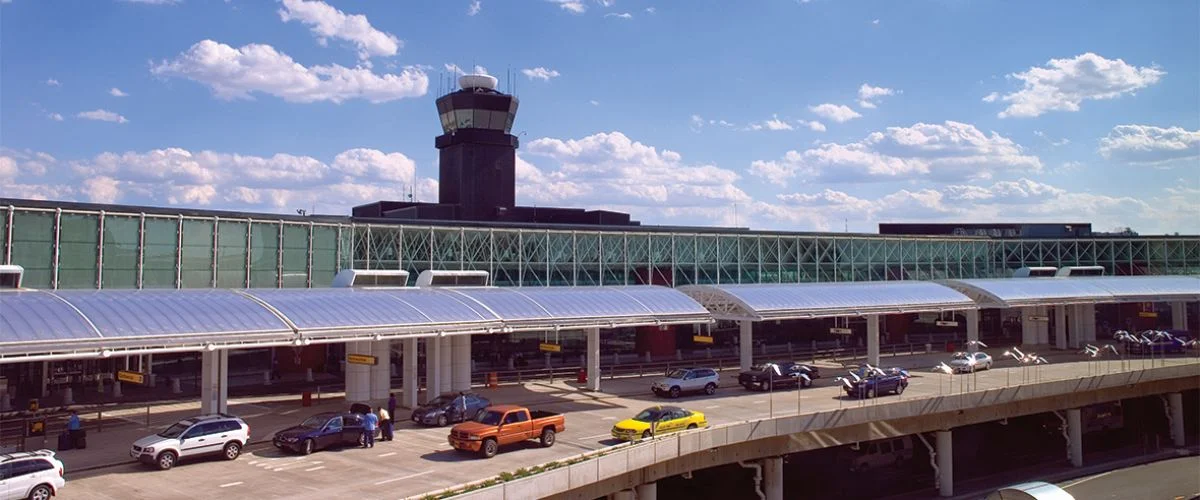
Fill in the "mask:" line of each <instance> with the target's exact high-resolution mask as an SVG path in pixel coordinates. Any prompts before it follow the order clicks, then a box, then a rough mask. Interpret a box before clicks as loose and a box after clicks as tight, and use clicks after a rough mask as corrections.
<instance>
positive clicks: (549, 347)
mask: <svg viewBox="0 0 1200 500" xmlns="http://www.w3.org/2000/svg"><path fill="white" fill-rule="evenodd" d="M538 349H540V350H542V351H543V352H562V346H561V345H558V344H547V343H545V342H542V343H541V344H538Z"/></svg>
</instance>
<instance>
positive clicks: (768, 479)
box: [762, 457, 783, 500]
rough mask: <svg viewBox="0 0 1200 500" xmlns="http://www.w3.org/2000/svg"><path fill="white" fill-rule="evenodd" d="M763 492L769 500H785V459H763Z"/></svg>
mask: <svg viewBox="0 0 1200 500" xmlns="http://www.w3.org/2000/svg"><path fill="white" fill-rule="evenodd" d="M762 468H763V471H762V474H763V491H764V493H766V495H767V500H783V457H770V458H764V459H762Z"/></svg>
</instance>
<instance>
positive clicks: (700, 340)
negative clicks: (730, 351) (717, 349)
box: [692, 335, 713, 344]
mask: <svg viewBox="0 0 1200 500" xmlns="http://www.w3.org/2000/svg"><path fill="white" fill-rule="evenodd" d="M692 342H695V343H697V344H711V343H713V338H712V337H705V336H703V335H696V336H694V337H692Z"/></svg>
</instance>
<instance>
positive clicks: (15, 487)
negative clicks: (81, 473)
mask: <svg viewBox="0 0 1200 500" xmlns="http://www.w3.org/2000/svg"><path fill="white" fill-rule="evenodd" d="M66 484H67V481H66V480H65V479H63V463H62V462H60V461H59V460H58V458H57V457H55V456H54V452H53V451H51V450H38V451H20V452H16V453H6V454H3V455H0V500H17V499H25V498H28V499H30V500H47V499H49V498H50V497H52V496H54V495H57V494H58V490H61V489H62V487H63V486H66Z"/></svg>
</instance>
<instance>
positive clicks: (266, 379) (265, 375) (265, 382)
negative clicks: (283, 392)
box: [263, 370, 271, 385]
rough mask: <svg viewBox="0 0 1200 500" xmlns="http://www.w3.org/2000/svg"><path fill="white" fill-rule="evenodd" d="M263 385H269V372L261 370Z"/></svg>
mask: <svg viewBox="0 0 1200 500" xmlns="http://www.w3.org/2000/svg"><path fill="white" fill-rule="evenodd" d="M263 385H271V370H263Z"/></svg>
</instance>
